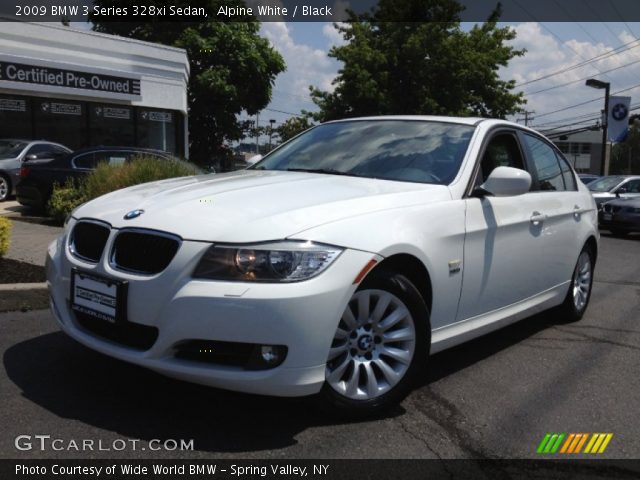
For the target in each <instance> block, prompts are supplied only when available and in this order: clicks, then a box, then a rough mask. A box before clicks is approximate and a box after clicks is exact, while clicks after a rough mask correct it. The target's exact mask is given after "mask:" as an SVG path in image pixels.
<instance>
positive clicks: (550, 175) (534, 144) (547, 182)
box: [524, 134, 565, 191]
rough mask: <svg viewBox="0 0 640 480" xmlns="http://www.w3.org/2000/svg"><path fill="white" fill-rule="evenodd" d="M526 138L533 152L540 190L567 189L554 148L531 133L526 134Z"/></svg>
mask: <svg viewBox="0 0 640 480" xmlns="http://www.w3.org/2000/svg"><path fill="white" fill-rule="evenodd" d="M524 138H525V142H526V143H527V147H529V152H531V158H532V159H533V167H534V168H535V170H536V173H537V176H538V183H539V185H540V190H553V191H563V190H565V186H564V180H563V179H562V171H561V170H560V164H559V163H558V158H557V157H556V154H555V152H554V151H553V148H551V147H550V146H549V145H547V144H546V143H544V142H543V141H542V140H539V139H537V138H536V137H533V136H531V135H528V134H525V135H524Z"/></svg>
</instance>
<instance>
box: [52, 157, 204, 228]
mask: <svg viewBox="0 0 640 480" xmlns="http://www.w3.org/2000/svg"><path fill="white" fill-rule="evenodd" d="M197 173H199V171H198V169H197V167H195V166H194V165H191V164H189V163H187V162H184V161H181V160H159V159H158V158H154V157H147V156H139V157H136V158H134V159H133V160H132V161H131V162H127V163H123V164H120V165H110V164H108V163H106V162H105V163H100V164H98V166H97V167H96V169H95V170H94V171H93V172H91V173H90V174H89V175H87V176H86V177H84V178H82V179H81V180H80V181H78V182H74V181H73V180H68V181H67V182H66V183H65V184H64V185H54V188H53V193H52V195H51V200H49V204H48V207H47V210H48V213H49V215H51V216H52V217H54V218H55V219H56V220H57V221H58V222H62V221H64V219H65V218H66V217H67V215H69V214H70V213H71V212H72V211H73V209H74V208H76V207H77V206H79V205H81V204H82V203H84V202H88V201H89V200H92V199H94V198H97V197H99V196H101V195H105V194H107V193H110V192H113V191H115V190H120V189H121V188H126V187H131V186H133V185H138V184H140V183H147V182H153V181H156V180H164V179H167V178H174V177H185V176H188V175H195V174H197Z"/></svg>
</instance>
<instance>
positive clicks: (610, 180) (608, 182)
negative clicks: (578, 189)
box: [587, 177, 624, 192]
mask: <svg viewBox="0 0 640 480" xmlns="http://www.w3.org/2000/svg"><path fill="white" fill-rule="evenodd" d="M622 180H624V177H602V178H599V179H598V180H594V181H593V182H591V183H589V185H587V187H589V190H591V191H592V192H610V191H611V190H613V189H614V188H615V187H616V186H617V185H619V184H620V182H622Z"/></svg>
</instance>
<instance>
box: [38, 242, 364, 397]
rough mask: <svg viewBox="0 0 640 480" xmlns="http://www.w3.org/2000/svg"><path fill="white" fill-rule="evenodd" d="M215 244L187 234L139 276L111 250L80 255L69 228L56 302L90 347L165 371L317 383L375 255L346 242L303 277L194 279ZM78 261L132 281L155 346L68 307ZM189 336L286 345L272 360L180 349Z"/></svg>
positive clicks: (282, 389)
mask: <svg viewBox="0 0 640 480" xmlns="http://www.w3.org/2000/svg"><path fill="white" fill-rule="evenodd" d="M112 235H113V234H112ZM111 241H113V238H110V239H109V241H108V243H107V248H106V249H105V250H107V251H108V247H109V244H110V242H111ZM208 247H209V244H208V243H203V242H192V241H183V242H182V246H181V247H180V249H179V251H178V253H177V254H176V256H175V258H174V259H173V260H172V262H171V263H170V265H169V266H168V267H167V268H166V269H165V270H164V271H163V272H161V273H159V274H157V275H153V276H139V275H132V274H129V273H125V272H121V271H116V270H114V269H112V268H111V266H110V265H109V263H108V262H107V261H106V260H105V259H104V258H103V259H102V260H101V261H100V262H99V263H98V264H93V265H92V264H88V263H84V262H83V261H81V260H78V259H77V258H76V257H73V256H72V255H71V254H70V252H69V248H68V245H67V239H66V236H64V235H63V236H62V237H60V238H59V239H58V240H57V241H55V242H53V243H52V244H51V245H50V246H49V249H48V254H47V263H46V269H47V285H48V288H49V292H50V296H51V310H52V312H53V314H54V316H55V317H56V320H57V321H58V323H59V325H60V327H61V328H62V330H63V331H64V332H66V333H67V334H68V335H70V336H71V337H73V338H74V339H76V340H77V341H79V342H80V343H82V344H84V345H86V346H87V347H89V348H91V349H94V350H96V351H99V352H101V353H104V354H106V355H109V356H112V357H115V358H118V359H120V360H124V361H127V362H131V363H134V364H137V365H141V366H144V367H147V368H150V369H152V370H155V371H157V372H159V373H162V374H165V375H167V376H171V377H174V378H179V379H182V380H187V381H191V382H195V383H201V384H205V385H210V386H215V387H220V388H225V389H229V390H236V391H242V392H249V393H259V394H267V395H277V396H303V395H310V394H314V393H317V392H318V391H319V390H320V388H321V387H322V384H323V382H324V376H325V362H326V359H327V355H328V351H329V348H330V345H331V341H332V339H333V335H334V333H335V330H336V327H337V325H338V322H339V320H340V317H341V315H342V312H343V310H344V308H345V306H346V304H347V302H348V300H349V298H350V297H351V295H352V294H353V292H354V291H355V288H356V285H353V280H354V278H355V277H356V276H357V275H358V273H359V272H360V270H361V269H362V268H363V267H364V266H365V265H366V264H367V263H368V262H369V261H370V260H371V259H372V258H375V255H374V254H372V253H369V252H361V251H357V250H345V251H344V252H343V253H342V254H341V255H340V257H339V258H338V259H337V260H336V261H335V262H334V263H333V264H332V265H331V266H330V267H329V268H328V269H327V270H326V271H325V272H323V273H322V274H320V275H319V276H317V277H315V278H312V279H310V280H307V281H303V282H298V283H288V284H264V283H263V284H253V283H251V284H250V283H240V282H220V281H207V280H195V279H193V278H191V272H193V269H194V268H195V266H196V265H197V262H198V261H199V259H200V257H201V256H202V255H203V254H204V252H205V251H206V249H207V248H208ZM72 268H77V269H79V270H84V271H87V272H93V273H94V274H98V275H102V276H106V277H111V278H115V279H119V280H126V281H128V282H129V287H128V300H127V305H126V311H127V318H128V320H129V321H131V322H134V323H138V324H142V325H147V326H153V327H156V328H157V329H158V332H159V333H158V337H157V340H156V341H155V342H154V343H153V345H152V346H151V348H149V349H148V350H145V351H140V350H135V349H133V348H129V347H126V346H124V345H122V344H118V343H115V342H112V341H109V340H106V339H104V338H102V337H99V336H97V335H95V334H93V333H92V332H91V331H88V330H86V329H85V328H83V327H82V325H81V324H80V323H79V322H78V319H77V317H76V314H75V312H74V311H73V310H71V308H70V274H71V269H72ZM189 340H214V341H224V342H245V343H254V344H270V345H285V346H286V347H287V349H288V354H287V356H286V358H285V360H284V362H283V363H282V364H281V365H279V366H277V367H275V368H272V369H268V370H246V369H243V368H242V367H237V366H228V365H214V364H210V363H200V362H196V361H192V360H183V359H180V358H176V357H175V353H176V346H177V345H179V344H181V343H183V342H185V341H189Z"/></svg>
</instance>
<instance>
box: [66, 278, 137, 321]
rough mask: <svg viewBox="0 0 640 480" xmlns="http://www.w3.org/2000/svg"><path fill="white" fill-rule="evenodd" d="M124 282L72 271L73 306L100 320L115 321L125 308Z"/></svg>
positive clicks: (78, 310)
mask: <svg viewBox="0 0 640 480" xmlns="http://www.w3.org/2000/svg"><path fill="white" fill-rule="evenodd" d="M124 287H125V283H124V282H120V281H118V280H114V279H111V278H106V277H102V276H100V275H95V274H93V273H86V272H82V271H79V270H76V269H73V270H72V271H71V308H72V309H73V310H75V311H77V312H82V313H85V314H87V315H90V316H92V317H95V318H98V319H100V320H105V321H107V322H111V323H115V322H116V320H117V319H118V318H119V316H120V312H121V311H122V310H123V307H124V305H122V303H123V301H124V299H123V297H124V295H123V290H124Z"/></svg>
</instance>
